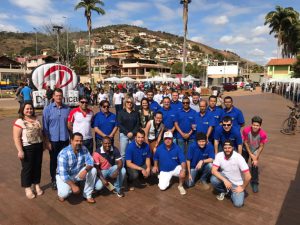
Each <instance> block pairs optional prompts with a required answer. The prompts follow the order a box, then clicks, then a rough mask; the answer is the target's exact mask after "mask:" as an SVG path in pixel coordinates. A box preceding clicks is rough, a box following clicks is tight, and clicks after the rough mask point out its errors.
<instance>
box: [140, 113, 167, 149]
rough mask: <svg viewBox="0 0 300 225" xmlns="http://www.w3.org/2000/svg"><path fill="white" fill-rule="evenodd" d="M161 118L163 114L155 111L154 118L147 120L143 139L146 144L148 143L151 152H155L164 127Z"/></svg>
mask: <svg viewBox="0 0 300 225" xmlns="http://www.w3.org/2000/svg"><path fill="white" fill-rule="evenodd" d="M162 120H163V114H162V113H161V112H157V113H155V116H154V119H153V120H149V121H148V123H147V125H146V127H145V141H146V143H147V144H149V147H150V150H151V152H152V154H154V153H155V151H156V148H157V146H158V145H159V143H160V141H161V137H162V133H163V131H164V128H165V126H164V125H163V123H162Z"/></svg>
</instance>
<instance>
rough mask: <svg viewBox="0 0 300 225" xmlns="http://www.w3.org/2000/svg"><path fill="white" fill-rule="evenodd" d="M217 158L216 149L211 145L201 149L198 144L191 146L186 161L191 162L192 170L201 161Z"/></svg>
mask: <svg viewBox="0 0 300 225" xmlns="http://www.w3.org/2000/svg"><path fill="white" fill-rule="evenodd" d="M209 158H212V159H214V158H215V152H214V147H213V145H212V144H211V143H208V144H206V145H205V147H204V148H200V147H199V145H198V143H197V142H194V143H192V144H191V145H190V146H189V149H188V152H187V157H186V159H187V160H189V161H190V162H191V169H194V168H195V167H196V165H197V164H198V162H199V161H200V160H205V159H209Z"/></svg>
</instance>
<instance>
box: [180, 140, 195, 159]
mask: <svg viewBox="0 0 300 225" xmlns="http://www.w3.org/2000/svg"><path fill="white" fill-rule="evenodd" d="M193 142H194V140H193V139H189V140H185V139H180V138H177V144H178V145H179V147H180V148H181V149H182V150H183V152H184V155H186V154H187V150H188V148H189V145H190V144H192V143H193Z"/></svg>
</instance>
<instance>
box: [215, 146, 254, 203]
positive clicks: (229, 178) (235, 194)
mask: <svg viewBox="0 0 300 225" xmlns="http://www.w3.org/2000/svg"><path fill="white" fill-rule="evenodd" d="M223 150H224V151H223V152H219V153H218V154H217V155H216V157H215V160H214V162H213V168H212V170H211V173H212V175H213V176H212V177H211V179H210V182H211V184H212V186H213V187H214V188H215V190H216V191H217V192H218V193H219V194H218V195H217V199H218V200H220V201H222V200H223V199H224V197H225V195H226V194H228V195H230V197H231V200H232V202H233V205H234V206H235V207H238V208H240V207H242V206H243V205H244V199H245V191H244V190H245V189H246V187H247V185H248V184H249V182H250V180H251V174H250V171H249V167H248V164H247V163H246V161H245V159H244V158H243V156H242V155H240V154H238V153H237V152H235V151H233V143H232V141H231V140H226V141H225V142H224V145H223Z"/></svg>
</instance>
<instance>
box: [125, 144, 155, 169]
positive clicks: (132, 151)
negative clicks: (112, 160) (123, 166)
mask: <svg viewBox="0 0 300 225" xmlns="http://www.w3.org/2000/svg"><path fill="white" fill-rule="evenodd" d="M150 157H151V152H150V148H149V145H148V144H146V143H143V144H142V145H141V146H138V145H137V144H136V142H135V141H133V142H131V143H130V144H129V145H127V148H126V151H125V160H130V161H131V162H132V163H134V164H136V165H138V166H143V165H145V162H146V159H147V158H150Z"/></svg>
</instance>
